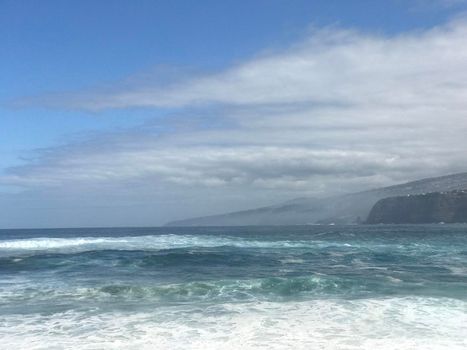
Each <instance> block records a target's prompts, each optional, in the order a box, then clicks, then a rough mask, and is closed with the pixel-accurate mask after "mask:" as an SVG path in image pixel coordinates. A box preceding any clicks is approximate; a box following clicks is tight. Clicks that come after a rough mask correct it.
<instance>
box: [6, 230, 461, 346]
mask: <svg viewBox="0 0 467 350" xmlns="http://www.w3.org/2000/svg"><path fill="white" fill-rule="evenodd" d="M0 349H15V350H16V349H28V350H30V349H50V350H51V349H424V350H426V349H450V350H454V349H467V226H466V225H426V226H416V225H412V226H365V225H355V226H290V227H237V228H226V227H215V228H212V227H211V228H105V229H91V228H90V229H53V230H52V229H51V230H0Z"/></svg>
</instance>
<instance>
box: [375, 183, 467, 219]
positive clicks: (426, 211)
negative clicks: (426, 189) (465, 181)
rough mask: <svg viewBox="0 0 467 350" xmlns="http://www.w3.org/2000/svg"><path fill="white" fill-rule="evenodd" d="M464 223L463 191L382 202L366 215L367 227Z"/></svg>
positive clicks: (466, 215) (466, 212)
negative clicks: (370, 225)
mask: <svg viewBox="0 0 467 350" xmlns="http://www.w3.org/2000/svg"><path fill="white" fill-rule="evenodd" d="M440 222H443V223H460V222H467V190H460V191H451V192H432V193H426V194H417V195H406V196H398V197H389V198H384V199H381V200H379V201H378V202H376V204H375V205H374V206H373V208H372V209H371V211H370V214H369V215H368V219H367V223H368V224H429V223H440Z"/></svg>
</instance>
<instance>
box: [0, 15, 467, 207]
mask: <svg viewBox="0 0 467 350" xmlns="http://www.w3.org/2000/svg"><path fill="white" fill-rule="evenodd" d="M465 38H467V23H466V22H465V21H463V20H458V21H455V22H453V23H451V24H448V25H446V26H443V27H439V28H434V29H432V30H428V31H423V32H420V31H419V32H413V33H407V34H405V35H399V36H395V37H385V36H374V35H366V34H364V33H358V32H353V31H344V30H330V29H328V30H323V31H320V32H317V33H315V34H314V35H313V36H312V37H311V38H309V40H307V41H305V42H303V43H301V44H300V45H296V46H294V47H291V48H289V49H288V50H285V51H283V52H278V53H275V54H271V55H268V56H262V57H257V58H253V59H251V60H250V61H248V62H245V63H243V64H241V65H239V66H236V67H232V68H230V69H228V70H226V71H224V72H221V73H218V74H214V75H206V76H204V77H197V78H187V79H186V80H184V81H183V80H182V81H179V82H178V83H177V84H175V85H170V84H169V85H167V86H164V87H162V88H161V87H159V88H148V87H144V88H143V87H142V88H137V87H133V88H131V89H127V90H121V91H119V92H118V93H115V92H113V93H95V92H94V93H93V96H92V97H90V95H89V94H86V93H81V94H77V95H75V96H74V97H70V96H69V97H68V98H67V99H66V103H68V104H69V106H71V107H79V108H88V109H93V110H99V109H106V108H131V107H140V106H146V107H157V108H166V107H177V108H182V109H184V111H185V113H186V114H188V115H189V114H190V113H192V114H196V115H197V116H198V117H199V118H201V119H202V116H203V114H205V113H206V114H209V115H212V114H213V113H217V114H216V118H217V121H219V122H220V123H218V125H217V126H215V127H211V128H206V127H203V126H194V127H190V128H186V127H185V128H183V129H176V128H175V131H171V132H166V133H165V134H162V135H158V137H157V138H156V137H155V136H154V135H152V134H151V133H150V132H147V133H145V132H139V133H134V132H133V133H129V134H128V135H125V137H124V138H122V137H121V135H114V136H111V137H107V138H106V141H105V142H112V145H115V147H113V146H111V147H108V146H107V147H103V144H102V143H99V142H98V141H96V140H93V141H92V142H91V141H90V142H89V143H88V144H84V145H83V144H81V145H72V146H70V147H68V148H65V149H62V148H57V149H55V150H53V149H52V150H50V151H49V152H48V153H47V154H45V155H41V156H39V157H38V159H37V160H36V161H35V162H31V163H30V164H27V165H25V166H23V167H19V168H14V169H9V171H8V173H7V174H6V175H5V176H3V177H1V178H0V182H2V183H4V184H10V185H13V184H14V185H20V186H24V187H27V188H35V187H45V186H55V187H57V186H58V187H60V186H62V187H64V188H66V187H69V186H72V184H77V183H79V184H82V185H83V186H85V185H86V184H99V183H113V184H115V186H117V187H118V184H123V185H121V186H122V187H125V186H126V185H127V184H128V181H133V182H138V183H142V184H145V185H146V186H147V187H148V188H150V187H151V186H153V185H154V184H156V183H157V184H164V186H174V188H175V187H177V188H179V187H182V188H183V187H187V188H188V187H190V188H199V194H200V196H201V195H202V193H203V191H204V190H205V189H206V188H217V189H222V188H226V191H227V188H230V190H229V191H232V188H235V191H237V193H242V194H244V197H245V198H247V196H246V195H247V194H251V193H253V192H252V191H253V190H254V191H257V192H258V191H269V189H275V190H277V191H282V192H281V193H284V192H283V191H289V192H288V193H290V195H291V196H293V195H297V193H299V194H300V195H302V194H323V193H332V192H340V191H352V190H356V189H363V188H367V187H373V186H377V185H383V184H392V183H396V182H399V181H404V180H411V179H416V178H419V177H423V176H431V175H438V174H443V173H448V172H455V171H462V170H465V166H464V164H466V161H467V152H466V151H467V137H466V135H467V45H466V40H465ZM49 102H50V101H49ZM129 114H131V111H129ZM222 125H225V126H222ZM242 191H243V192H242ZM257 192H256V193H257ZM268 193H269V194H268V195H269V196H270V197H271V201H273V200H274V198H275V197H274V193H273V192H268ZM246 200H247V199H246Z"/></svg>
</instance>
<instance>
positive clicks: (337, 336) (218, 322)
mask: <svg viewBox="0 0 467 350" xmlns="http://www.w3.org/2000/svg"><path fill="white" fill-rule="evenodd" d="M466 308H467V303H466V302H465V301H460V300H454V299H448V298H437V299H434V298H421V297H406V298H388V299H363V300H313V301H306V302H290V303H275V302H257V303H241V304H218V305H212V306H208V307H203V308H201V307H193V308H186V307H184V308H181V307H168V306H166V307H161V308H158V309H154V310H148V311H147V312H138V313H136V312H132V313H125V312H109V313H93V312H89V313H85V312H79V311H70V312H65V313H61V314H53V315H50V316H44V315H40V314H33V315H27V316H24V315H9V316H0V333H1V334H2V346H5V348H6V349H26V348H27V349H35V350H39V349H44V350H45V349H89V350H90V349H125V350H126V349H142V350H145V349H148V350H149V349H170V350H174V349H175V350H176V349H193V350H196V349H219V348H222V349H239V348H242V349H329V350H333V349H339V350H347V349H348V350H350V349H354V350H357V349H359V350H366V349H368V350H370V349H371V350H373V349H383V350H389V349H391V350H396V349H397V350H404V349H407V350H408V349H424V350H438V349H450V350H461V349H462V350H463V349H465V348H466V347H467V340H466V337H465V334H466V332H467V313H466V312H465V310H466Z"/></svg>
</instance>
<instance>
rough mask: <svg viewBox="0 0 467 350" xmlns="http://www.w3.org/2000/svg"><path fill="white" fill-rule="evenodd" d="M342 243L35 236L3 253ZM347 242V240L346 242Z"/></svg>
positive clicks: (1, 245)
mask: <svg viewBox="0 0 467 350" xmlns="http://www.w3.org/2000/svg"><path fill="white" fill-rule="evenodd" d="M336 245H339V246H340V244H339V243H332V242H323V241H255V240H248V239H244V238H240V237H227V236H223V237H218V236H210V235H175V234H167V235H147V236H127V237H80V238H48V237H41V238H32V239H15V240H4V241H0V254H1V255H3V256H5V255H9V253H12V252H15V253H18V252H21V251H25V252H31V251H36V252H38V251H39V252H40V251H52V252H61V253H68V252H72V253H73V252H83V251H90V250H102V249H116V250H161V249H174V248H190V247H206V248H211V247H221V246H231V247H241V248H302V247H303V248H305V247H325V246H336ZM345 246H347V244H345Z"/></svg>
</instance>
